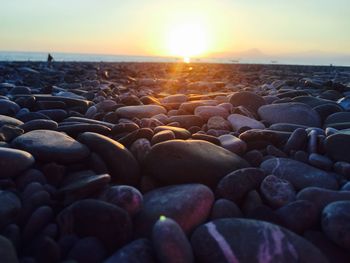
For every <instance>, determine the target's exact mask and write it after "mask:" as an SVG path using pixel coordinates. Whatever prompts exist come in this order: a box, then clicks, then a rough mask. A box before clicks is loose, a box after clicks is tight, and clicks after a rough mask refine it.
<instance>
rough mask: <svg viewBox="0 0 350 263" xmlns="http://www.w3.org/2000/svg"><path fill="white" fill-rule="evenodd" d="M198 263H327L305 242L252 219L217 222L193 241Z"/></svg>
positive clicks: (199, 231)
mask: <svg viewBox="0 0 350 263" xmlns="http://www.w3.org/2000/svg"><path fill="white" fill-rule="evenodd" d="M191 244H192V248H193V251H194V255H195V260H196V262H200V263H206V262H208V263H209V262H250V263H254V262H328V260H327V259H326V258H325V257H324V255H323V254H322V253H321V251H320V250H319V249H318V248H316V247H315V246H314V245H312V244H311V243H310V242H308V241H307V240H305V239H304V238H302V237H300V236H298V235H296V234H294V233H293V232H291V231H288V230H287V229H285V228H283V227H279V226H277V225H274V224H271V223H267V222H264V221H257V220H251V219H236V218H227V219H217V220H214V221H211V222H208V223H206V224H204V225H201V226H200V227H198V228H197V229H196V230H195V232H194V233H193V234H192V237H191Z"/></svg>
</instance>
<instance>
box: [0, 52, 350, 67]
mask: <svg viewBox="0 0 350 263" xmlns="http://www.w3.org/2000/svg"><path fill="white" fill-rule="evenodd" d="M47 55H48V53H47V52H17V51H16V52H12V51H11V52H9V51H0V61H46V59H47ZM51 55H52V56H53V57H54V60H55V61H68V62H182V61H183V58H180V57H178V58H175V57H155V56H126V55H103V54H78V53H60V52H53V53H51ZM191 62H204V63H234V64H237V63H241V64H290V65H330V64H333V65H335V66H350V56H349V57H348V56H346V57H333V58H332V57H312V58H310V57H285V58H283V57H281V58H279V59H278V60H276V59H271V58H240V59H239V60H237V59H232V58H191Z"/></svg>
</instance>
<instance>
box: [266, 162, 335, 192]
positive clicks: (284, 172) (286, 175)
mask: <svg viewBox="0 0 350 263" xmlns="http://www.w3.org/2000/svg"><path fill="white" fill-rule="evenodd" d="M260 167H261V169H262V170H264V171H265V172H266V173H271V174H273V175H275V176H277V177H279V178H281V179H285V180H288V181H289V182H290V183H292V185H293V186H294V187H295V188H296V190H300V189H303V188H306V187H309V186H315V187H321V188H326V189H338V182H337V180H336V178H335V176H334V175H333V174H332V173H328V172H326V171H323V170H320V169H317V168H314V167H312V166H310V165H307V164H305V163H302V162H299V161H295V160H292V159H288V158H272V159H269V160H266V161H264V162H263V163H262V164H261V165H260Z"/></svg>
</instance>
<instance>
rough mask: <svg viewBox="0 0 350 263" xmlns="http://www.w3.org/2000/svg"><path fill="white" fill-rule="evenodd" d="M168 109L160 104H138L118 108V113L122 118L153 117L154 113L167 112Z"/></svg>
mask: <svg viewBox="0 0 350 263" xmlns="http://www.w3.org/2000/svg"><path fill="white" fill-rule="evenodd" d="M166 112H167V111H166V109H165V108H164V107H162V106H159V105H138V106H125V107H120V108H118V109H117V110H116V113H117V114H118V116H119V117H121V118H127V119H132V118H135V117H136V118H139V119H142V118H151V117H153V116H154V115H157V114H162V113H166Z"/></svg>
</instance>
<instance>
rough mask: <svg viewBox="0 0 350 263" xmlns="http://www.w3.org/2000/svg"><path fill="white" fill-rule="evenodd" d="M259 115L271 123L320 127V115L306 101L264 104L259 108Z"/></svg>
mask: <svg viewBox="0 0 350 263" xmlns="http://www.w3.org/2000/svg"><path fill="white" fill-rule="evenodd" d="M258 113H259V116H260V118H261V119H263V120H266V121H267V122H268V123H270V124H274V123H281V122H288V123H292V124H300V125H306V126H309V127H320V126H321V118H320V115H319V114H318V113H317V112H316V111H315V110H314V109H312V108H311V107H310V106H308V105H306V104H304V103H297V102H290V103H278V104H269V105H264V106H262V107H260V108H259V112H258Z"/></svg>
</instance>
